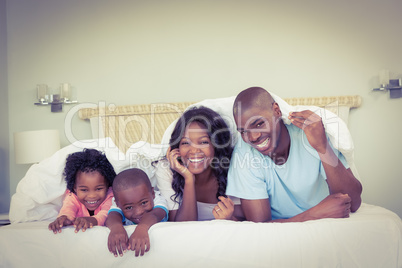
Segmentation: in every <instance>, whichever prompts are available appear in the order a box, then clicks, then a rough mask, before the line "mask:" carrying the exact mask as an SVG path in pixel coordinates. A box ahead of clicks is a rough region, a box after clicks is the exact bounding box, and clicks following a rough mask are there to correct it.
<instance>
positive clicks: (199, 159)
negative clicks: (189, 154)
mask: <svg viewBox="0 0 402 268" xmlns="http://www.w3.org/2000/svg"><path fill="white" fill-rule="evenodd" d="M188 161H190V162H191V163H195V164H197V163H201V162H203V161H204V158H197V159H191V158H189V159H188Z"/></svg>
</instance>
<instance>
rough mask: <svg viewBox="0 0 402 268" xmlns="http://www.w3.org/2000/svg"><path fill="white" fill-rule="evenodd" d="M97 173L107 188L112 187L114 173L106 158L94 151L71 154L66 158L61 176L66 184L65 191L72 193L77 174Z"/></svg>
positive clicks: (87, 150)
mask: <svg viewBox="0 0 402 268" xmlns="http://www.w3.org/2000/svg"><path fill="white" fill-rule="evenodd" d="M79 171H81V172H84V173H88V172H93V171H98V172H99V173H100V174H101V175H102V176H103V177H104V178H105V180H106V183H107V184H108V187H110V186H112V184H113V180H114V177H116V172H115V171H114V169H113V166H112V165H111V164H110V162H109V160H107V158H106V156H105V155H104V154H103V153H102V152H100V151H98V150H95V149H84V150H83V151H82V152H76V153H72V154H70V155H69V156H68V157H67V161H66V167H65V168H64V173H63V175H64V176H65V180H66V182H67V189H68V190H70V191H71V192H73V193H74V185H75V178H76V176H77V172H79Z"/></svg>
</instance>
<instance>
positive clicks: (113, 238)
mask: <svg viewBox="0 0 402 268" xmlns="http://www.w3.org/2000/svg"><path fill="white" fill-rule="evenodd" d="M107 246H108V248H109V251H110V252H111V253H113V255H114V256H115V257H117V256H118V255H117V253H118V254H119V255H120V256H123V253H125V252H126V251H127V246H128V236H127V232H126V229H124V227H123V225H121V226H116V227H113V228H111V229H110V233H109V237H108V241H107ZM116 249H117V250H116Z"/></svg>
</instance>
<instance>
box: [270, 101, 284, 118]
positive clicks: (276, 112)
mask: <svg viewBox="0 0 402 268" xmlns="http://www.w3.org/2000/svg"><path fill="white" fill-rule="evenodd" d="M272 110H273V111H274V115H275V116H277V117H282V111H281V108H279V105H278V103H276V102H274V104H273V105H272Z"/></svg>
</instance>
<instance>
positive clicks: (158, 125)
mask: <svg viewBox="0 0 402 268" xmlns="http://www.w3.org/2000/svg"><path fill="white" fill-rule="evenodd" d="M284 100H285V101H286V102H287V103H289V104H290V105H313V106H318V107H325V108H326V109H328V110H331V111H332V112H334V113H336V114H338V115H339V116H340V117H341V118H343V119H344V120H345V121H346V122H347V116H348V114H349V109H351V108H357V107H359V106H360V105H361V97H360V96H335V97H314V98H311V97H309V98H288V99H284ZM194 103H196V102H181V103H154V104H140V105H126V106H114V105H110V106H107V107H106V106H103V107H96V108H83V109H80V110H79V117H80V118H81V119H84V120H88V119H89V120H90V122H91V129H92V136H93V138H104V137H110V138H111V139H112V140H113V141H114V143H115V144H116V145H117V147H118V148H119V149H120V150H121V151H122V152H126V150H127V149H128V148H129V147H130V146H131V145H132V144H133V143H135V142H137V141H146V142H149V143H153V144H159V143H160V142H161V140H162V137H163V134H164V132H165V130H166V129H167V127H168V126H169V125H170V124H171V123H172V122H173V121H174V120H175V119H177V118H178V117H180V116H181V114H182V113H183V111H184V110H185V109H186V108H187V107H188V106H189V105H191V104H194ZM340 107H342V109H340ZM340 113H343V115H342V114H340Z"/></svg>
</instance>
